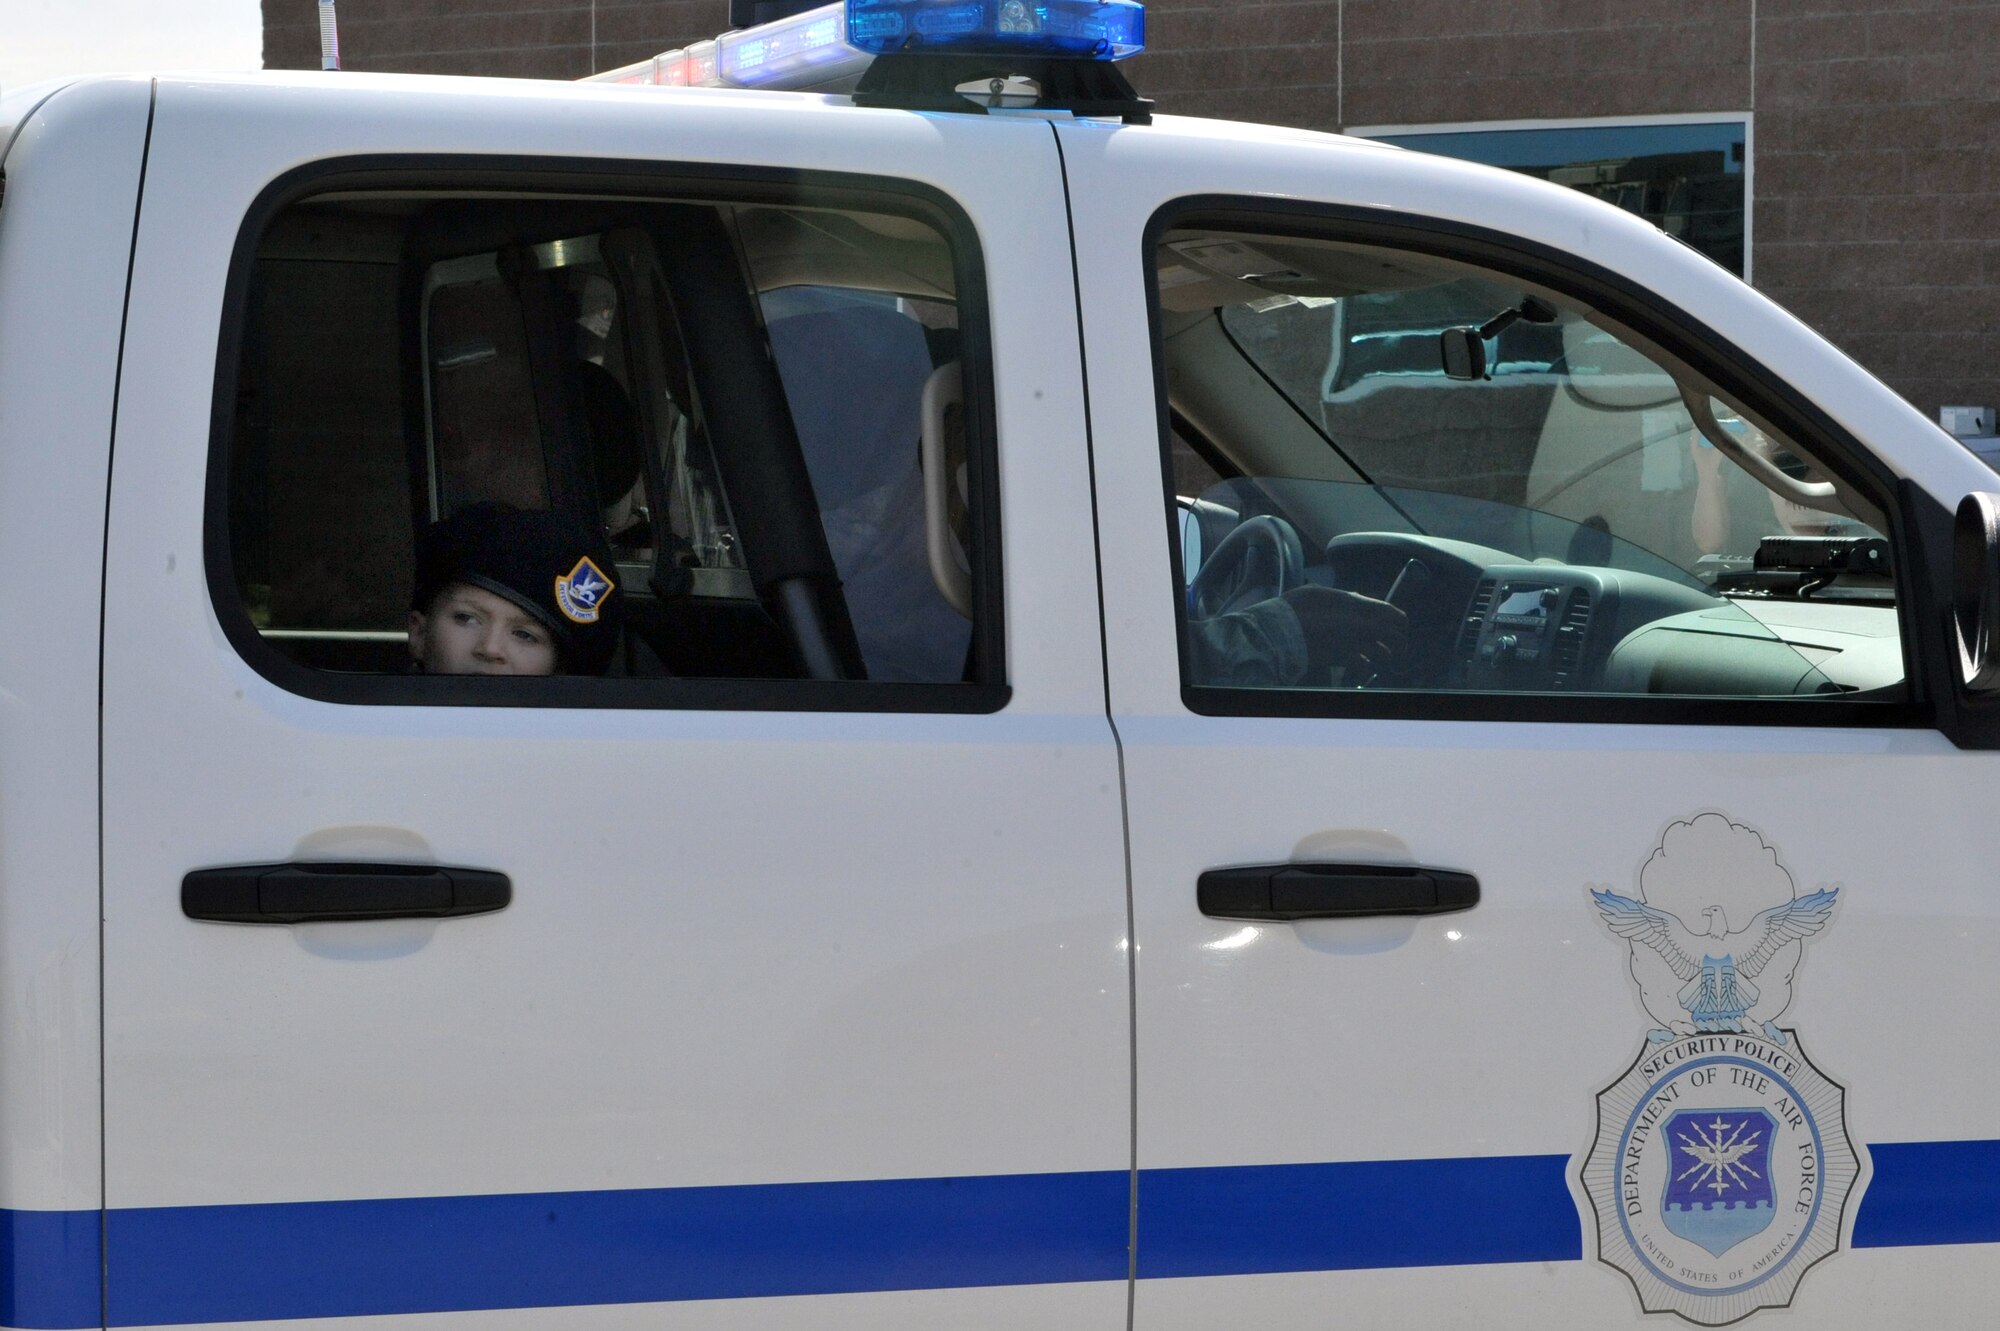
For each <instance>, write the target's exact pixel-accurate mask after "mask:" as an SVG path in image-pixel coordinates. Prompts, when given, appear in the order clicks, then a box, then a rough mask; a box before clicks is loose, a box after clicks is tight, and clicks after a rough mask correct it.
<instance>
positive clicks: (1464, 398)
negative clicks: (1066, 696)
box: [1058, 124, 2000, 1331]
mask: <svg viewBox="0 0 2000 1331" xmlns="http://www.w3.org/2000/svg"><path fill="white" fill-rule="evenodd" d="M1058 135H1059V137H1060V139H1061V141H1062V143H1063V147H1064V151H1065V154H1066V160H1067V162H1068V166H1069V170H1070V173H1071V174H1070V179H1071V183H1072V195H1071V206H1072V210H1073V214H1074V219H1075V232H1076V235H1077V237H1078V244H1079V247H1080V249H1079V256H1078V266H1079V270H1080V271H1082V272H1084V273H1089V274H1097V275H1100V277H1101V281H1099V282H1097V283H1095V284H1094V285H1093V286H1092V287H1091V289H1090V292H1089V299H1087V300H1086V301H1085V305H1084V336H1085V343H1086V346H1087V348H1088V354H1089V386H1090V399H1091V416H1092V421H1093V425H1094V457H1095V467H1096V482H1097V496H1098V503H1099V513H1100V517H1101V520H1102V523H1103V528H1102V540H1101V542H1100V549H1101V550H1102V552H1103V558H1104V587H1105V595H1106V597H1107V602H1108V603H1107V606H1106V616H1105V620H1106V625H1107V630H1106V650H1107V661H1108V669H1109V675H1110V679H1109V685H1110V696H1111V705H1112V713H1113V722H1114V724H1115V726H1116V728H1117V730H1118V733H1119V737H1120V741H1121V746H1122V752H1123V755H1124V761H1125V779H1126V791H1127V799H1128V813H1129V818H1130V838H1131V846H1132V884H1133V887H1132V891H1133V911H1134V918H1135V925H1134V939H1135V946H1136V949H1137V951H1136V956H1137V958H1138V963H1137V970H1136V993H1137V1010H1136V1026H1137V1032H1138V1034H1137V1048H1136V1057H1137V1067H1138V1105H1137V1115H1138V1167H1139V1182H1138V1258H1137V1272H1138V1277H1139V1285H1138V1292H1137V1298H1136V1304H1135V1308H1136V1312H1135V1325H1136V1326H1137V1327H1138V1328H1139V1331H1162V1328H1170V1327H1172V1328H1195V1327H1211V1326H1217V1325H1224V1324H1230V1323H1239V1322H1241V1321H1243V1320H1245V1319H1244V1318H1242V1317H1241V1316H1239V1315H1238V1314H1239V1310H1241V1309H1244V1308H1254V1309H1255V1310H1256V1316H1255V1318H1254V1320H1255V1321H1256V1322H1257V1323H1258V1324H1259V1325H1264V1326H1281V1325H1282V1326H1320V1325H1326V1324H1329V1323H1330V1322H1338V1323H1341V1324H1346V1325H1354V1326H1375V1325H1389V1324H1392V1323H1393V1324H1401V1325H1412V1326H1424V1327H1467V1328H1471V1327H1493V1326H1527V1325H1558V1324H1559V1325H1564V1326H1591V1327H1609V1326H1637V1325H1641V1324H1648V1325H1649V1324H1652V1322H1653V1321H1658V1320H1670V1319H1668V1318H1666V1317H1665V1316H1664V1315H1666V1314H1674V1315H1677V1316H1678V1317H1680V1318H1683V1319H1686V1320H1687V1321H1690V1322H1693V1323H1696V1324H1698V1325H1721V1324H1724V1323H1727V1322H1732V1321H1735V1320H1738V1319H1741V1318H1744V1317H1748V1316H1752V1315H1754V1314H1758V1313H1759V1312H1760V1311H1762V1310H1771V1309H1779V1308H1784V1307H1793V1308H1796V1309H1798V1310H1799V1311H1800V1312H1801V1313H1803V1314H1805V1315H1807V1316H1808V1317H1809V1320H1810V1321H1811V1324H1812V1325H1814V1326H1821V1327H1852V1328H1863V1327H1876V1326H1882V1325H1887V1324H1895V1325H1918V1324H1923V1325H1931V1324H1935V1325H1941V1326H1942V1325H1971V1324H1973V1323H1974V1322H1976V1321H1977V1320H1978V1318H1979V1314H1977V1313H1975V1312H1974V1301H1975V1300H1976V1299H1978V1298H1979V1297H1980V1296H1979V1295H1976V1294H1975V1293H1974V1292H1973V1291H1975V1290H1978V1289H1980V1288H1982V1284H1981V1281H1980V1279H1979V1277H1980V1275H1981V1274H1982V1273H1983V1274H1984V1275H1985V1276H1986V1277H1987V1278H1988V1279H1989V1280H1990V1279H1991V1277H1992V1276H1993V1275H1994V1273H1995V1269H1996V1268H1995V1253H1996V1251H2000V1250H1996V1249H1994V1248H1992V1247H1991V1246H1954V1247H1945V1246H1940V1245H1976V1244H1981V1243H1985V1244H1990V1243H1991V1242H1992V1240H1993V1239H1995V1238H1996V1237H2000V1235H1996V1233H1995V1231H1994V1229H1993V1225H1992V1220H1991V1217H1992V1215H1993V1214H1994V1213H1995V1212H1994V1208H1995V1201H1996V1199H1995V1196H1994V1191H1993V1180H1994V1178H1995V1176H1996V1175H1995V1171H1994V1168H1993V1161H1994V1158H1995V1147H1994V1139H1995V1138H1996V1137H2000V1122H1996V1120H1995V1118H1994V1114H1993V1111H1992V1104H1993V1096H1992V1071H1991V1067H1992V1058H1991V1054H1992V1049H1991V1041H1990V1037H1989V1035H1988V1032H1990V1031H1991V1030H1992V1029H1993V1028H1994V1024H1995V1019H1996V1018H2000V996H1996V993H1995V991H1994V988H1993V986H1992V985H1991V984H1989V983H1987V982H1986V980H1985V979H1984V978H1983V977H1985V976H1987V975H1990V974H1991V972H1992V969H1993V964H1994V961H1995V958H1996V955H2000V929H1996V927H1995V924H1994V919H1993V913H1992V911H1991V909H1990V907H1989V905H1988V904H1987V896H1988V890H1987V886H1986V884H1987V883H1988V881H1989V879H1990V877H1991V865H1992V864H1993V862H1994V857H1995V851H1996V849H2000V847H1996V843H1995V836H1994V832H1993V828H1994V821H1993V819H1992V818H1991V816H1990V814H1989V813H1988V812H1987V810H1986V807H1985V806H1986V803H1987V802H1988V800H1987V796H1986V795H1985V794H1984V793H1983V792H1986V791H1988V790H1990V789H1991V788H1992V785H1993V781H1994V776H1995V762H1996V759H1995V758H1994V757H1993V756H1992V755H1991V754H1990V753H1980V752H1971V751H1961V750H1960V749H1957V748H1955V747H1954V746H1953V744H1952V743H1951V742H1950V741H1949V740H1947V739H1946V737H1945V735H1944V734H1942V733H1940V730H1939V716H1940V715H1941V713H1940V711H1939V709H1938V707H1937V706H1936V705H1935V704H1934V703H1933V702H1927V701H1925V700H1924V699H1925V696H1926V690H1928V689H1931V688H1933V687H1934V686H1933V685H1932V684H1931V683H1930V682H1929V681H1933V680H1935V679H1938V678H1941V677H1942V676H1941V675H1940V674H1937V673H1929V674H1927V673H1926V672H1927V671H1929V670H1930V669H1931V667H1932V666H1933V665H1934V664H1936V662H1934V661H1933V659H1932V658H1933V657H1934V656H1935V655H1936V653H1937V652H1938V651H1940V650H1941V649H1942V648H1943V647H1944V646H1945V643H1944V636H1943V635H1942V634H1941V633H1938V632H1936V631H1935V629H1934V627H1933V626H1934V624H1935V623H1936V621H1935V620H1933V619H1929V618H1926V617H1925V615H1924V614H1923V613H1921V611H1920V609H1919V605H1920V602H1918V601H1916V600H1913V598H1912V590H1913V588H1915V587H1916V586H1917V585H1918V581H1917V580H1918V578H1919V577H1920V576H1925V575H1921V574H1919V573H1918V571H1917V570H1916V569H1915V568H1914V567H1912V564H1913V555H1914V554H1915V552H1916V541H1915V536H1914V531H1913V527H1912V522H1911V515H1912V514H1913V513H1914V512H1915V511H1916V510H1915V509H1906V508H1905V507H1904V503H1903V501H1902V500H1900V499H1899V497H1898V488H1897V487H1898V484H1899V480H1900V479H1901V478H1909V480H1910V482H1911V483H1912V484H1913V485H1914V486H1915V487H1916V488H1917V490H1918V491H1919V492H1922V491H1928V492H1929V493H1930V495H1932V496H1933V497H1934V502H1935V503H1938V504H1942V505H1944V506H1945V511H1948V509H1949V506H1950V505H1952V504H1954V503H1955V502H1956V501H1957V499H1958V497H1959V496H1960V495H1961V494H1962V493H1964V492H1965V491H1967V490H1971V489H1976V488H1981V487H1982V486H1983V487H1985V488H1991V486H1992V477H1991V476H1990V475H1984V474H1982V473H1981V471H1980V469H1979V468H1977V467H1976V466H1974V465H1972V464H1971V462H1970V460H1969V459H1966V458H1963V457H1962V456H1960V455H1958V453H1957V452H1956V450H1953V449H1951V448H1950V447H1948V446H1947V445H1946V443H1945V441H1944V440H1942V438H1941V437H1940V436H1938V435H1937V434H1936V433H1935V431H1933V430H1932V429H1931V428H1930V427H1929V426H1928V425H1927V424H1926V423H1925V422H1924V421H1923V420H1922V419H1921V418H1920V417H1919V416H1918V415H1917V414H1916V413H1915V412H1914V411H1912V410H1911V409H1910V408H1909V407H1907V405H1905V404H1903V403H1901V402H1900V401H1898V400H1897V399H1896V398H1895V397H1894V396H1893V395H1892V394H1890V393H1889V392H1888V390H1887V389H1885V388H1882V387H1881V386H1880V385H1878V384H1874V383H1873V382H1872V381H1869V380H1867V379H1866V378H1865V376H1863V375H1861V374H1859V373H1858V372H1856V371H1855V369H1854V368H1853V366H1852V365H1851V363H1849V362H1847V361H1846V360H1845V359H1844V358H1843V357H1841V356H1840V355H1839V354H1838V353H1837V352H1834V351H1833V350H1832V349H1831V348H1829V347H1827V346H1826V345H1825V344H1824V343H1823V342H1820V341H1819V340H1818V339H1817V338H1815V337H1814V336H1813V335H1811V334H1810V333H1808V332H1806V331H1805V330H1804V329H1803V328H1801V327H1800V326H1799V325H1797V324H1796V323H1795V322H1793V321H1791V320H1790V319H1788V318H1787V317H1786V316H1785V315H1783V314H1782V313H1781V312H1780V311H1778V310H1776V309H1775V307H1772V306H1770V305H1769V304H1767V303H1765V302H1763V301H1762V300H1761V299H1760V298H1757V297H1755V296H1754V295H1752V294H1751V293H1750V292H1749V291H1748V290H1747V289H1746V288H1743V287H1741V286H1740V285H1739V284H1737V283H1736V281H1735V279H1733V278H1731V277H1729V276H1728V275H1726V274H1725V273H1724V272H1723V271H1722V270H1721V269H1720V268H1718V267H1717V266H1715V265H1713V264H1711V263H1709V262H1708V261H1707V260H1705V259H1703V258H1701V257H1700V256H1698V255H1696V254H1694V253H1693V252H1692V251H1690V250H1687V249H1686V248H1685V247H1683V246H1681V245H1680V244H1678V243H1676V242H1675V241H1673V240H1671V239H1670V238H1668V237H1666V236H1664V235H1662V234H1661V233H1660V232H1659V231H1658V230H1657V229H1656V228H1654V227H1653V226H1651V225H1650V224H1649V223H1647V222H1645V221H1643V220H1641V219H1638V218H1635V217H1631V216H1629V215H1627V214H1624V213H1621V212H1619V211H1617V210H1615V209H1612V208H1608V207H1605V206H1603V205H1601V204H1599V203H1596V202H1595V201H1592V200H1590V199H1587V198H1585V197H1583V196H1581V195H1578V194H1575V193H1572V192H1569V191H1563V190H1556V189H1551V188H1549V187H1547V186H1544V185H1540V184H1538V183H1536V182H1532V181H1528V180H1525V179H1522V178H1519V177H1513V176H1508V175H1504V174H1501V173H1497V172H1492V171H1489V170H1486V169H1483V168H1474V167H1467V166H1463V165H1459V164H1456V163H1452V162H1447V161H1444V160H1442V159H1437V158H1427V157H1424V156H1421V155H1418V154H1414V153H1401V152H1390V151H1386V150H1383V149H1380V148H1376V147H1372V146H1366V145H1360V144H1353V145H1343V144H1341V143H1339V142H1337V141H1333V140H1327V141H1322V142H1319V143H1311V142H1302V141H1301V140H1300V139H1298V138H1297V137H1294V136H1289V135H1286V136H1281V135H1279V134H1277V133H1275V132H1272V133H1263V132H1259V131H1256V130H1242V129H1235V128H1232V129H1231V130H1230V131H1229V132H1228V133H1227V134H1223V133H1220V132H1217V131H1216V130H1214V129H1213V128H1212V127H1206V126H1202V125H1199V124H1194V125H1188V126H1183V127H1174V126H1162V125H1156V126H1153V127H1151V128H1150V129H1141V128H1137V127H1120V128H1115V129H1107V128H1104V127H1097V126H1091V127H1070V126H1063V127H1061V128H1059V130H1058ZM1926 502H1932V501H1926ZM1932 696H1934V694H1933V695H1932ZM1649 1314H1661V1315H1662V1316H1661V1317H1658V1318H1655V1317H1650V1316H1649ZM1764 1315H1766V1316H1770V1315H1772V1314H1770V1313H1769V1312H1765V1314H1764Z"/></svg>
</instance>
